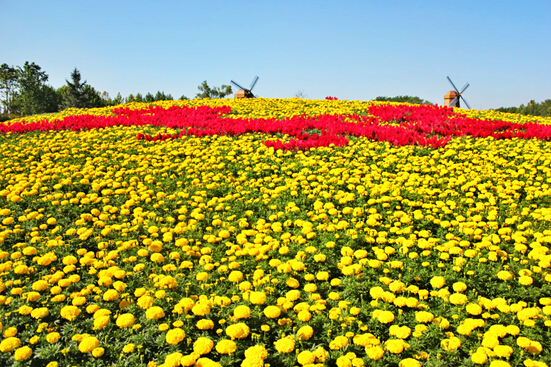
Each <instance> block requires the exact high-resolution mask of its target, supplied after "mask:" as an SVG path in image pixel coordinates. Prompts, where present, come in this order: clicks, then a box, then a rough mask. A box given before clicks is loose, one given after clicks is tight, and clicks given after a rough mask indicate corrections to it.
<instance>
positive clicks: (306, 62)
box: [0, 0, 551, 109]
mask: <svg viewBox="0 0 551 367" xmlns="http://www.w3.org/2000/svg"><path fill="white" fill-rule="evenodd" d="M550 39H551V1H550V0H541V1H536V0H527V1H508V0H502V1H494V0H489V1H486V0H476V1H471V0H465V1H453V2H452V1H443V0H438V1H401V0H396V1H367V0H365V1H347V0H341V1H338V2H337V1H323V0H317V1H300V0H294V1H287V0H278V1H261V0H257V1H245V0H241V1H230V0H225V1H222V0H220V1H162V0H158V1H151V0H150V1H141V0H133V1H127V0H119V1H117V0H110V1H101V0H95V1H88V0H71V1H56V0H49V1H42V0H40V1H38V0H37V1H25V0H0V63H7V64H8V65H13V66H18V65H19V66H22V65H23V64H24V63H25V61H30V62H35V63H36V64H38V65H40V66H41V67H42V69H43V70H44V71H46V73H48V75H49V81H48V83H49V84H51V85H52V86H53V87H55V88H58V87H61V86H62V85H63V84H65V79H69V77H70V74H71V71H72V70H73V68H75V67H76V68H78V69H79V70H80V71H81V74H82V77H83V78H84V79H86V80H87V82H88V83H89V84H90V85H92V86H93V87H94V88H96V89H97V90H98V91H100V92H101V91H107V92H108V93H109V94H110V95H111V96H112V97H113V96H115V95H116V94H117V93H118V92H120V93H121V94H122V95H123V96H127V95H128V94H130V93H133V94H136V93H137V92H140V93H142V94H146V93H147V92H151V93H153V94H154V93H156V92H157V91H159V90H160V91H164V92H166V93H170V94H172V95H173V96H174V97H175V98H178V97H180V96H181V95H182V94H185V95H186V96H188V97H190V98H193V97H194V96H195V94H196V93H197V86H198V85H199V84H201V82H202V81H203V80H207V82H208V84H209V85H211V86H220V85H222V84H230V80H231V79H234V80H236V81H237V82H239V83H241V84H242V85H245V86H248V85H249V84H250V82H251V80H252V79H253V77H254V76H255V75H258V76H259V77H260V79H259V81H258V83H257V85H256V87H255V89H254V91H253V92H255V93H256V94H258V95H260V96H262V97H267V98H288V97H293V96H295V95H296V94H297V92H299V91H302V93H303V94H304V95H305V96H306V97H307V98H312V99H323V98H325V97H326V96H336V97H338V98H339V99H348V100H370V99H374V98H375V97H377V96H396V95H412V96H419V97H421V98H423V99H427V100H429V101H431V102H433V103H438V104H443V96H444V94H445V93H446V92H447V91H449V90H450V89H451V86H450V84H449V83H448V81H447V79H446V76H448V75H449V76H450V77H451V79H452V80H453V81H454V82H455V84H456V86H457V87H458V88H461V87H462V86H463V85H464V84H465V83H467V82H469V83H470V84H471V85H470V87H469V88H468V89H467V90H466V92H465V94H464V96H465V98H466V99H467V101H468V102H469V104H470V105H471V107H473V108H476V109H487V108H498V107H502V106H519V105H520V104H526V103H527V102H528V101H530V100H531V99H534V100H536V101H538V102H540V101H543V100H545V99H548V98H551V42H550V41H549V40H550Z"/></svg>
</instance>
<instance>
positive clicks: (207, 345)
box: [193, 336, 214, 355]
mask: <svg viewBox="0 0 551 367" xmlns="http://www.w3.org/2000/svg"><path fill="white" fill-rule="evenodd" d="M213 347H214V342H213V341H212V340H210V339H209V338H207V337H204V336H200V337H199V338H197V340H196V341H195V342H194V343H193V351H194V352H195V353H197V354H200V355H203V354H209V353H210V351H211V350H212V348H213Z"/></svg>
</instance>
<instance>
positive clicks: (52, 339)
mask: <svg viewBox="0 0 551 367" xmlns="http://www.w3.org/2000/svg"><path fill="white" fill-rule="evenodd" d="M59 338H61V335H60V334H59V333H58V332H57V331H54V332H52V333H49V334H48V335H46V341H47V342H48V343H56V342H57V341H58V340H59Z"/></svg>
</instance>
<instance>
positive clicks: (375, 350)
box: [365, 346, 385, 361]
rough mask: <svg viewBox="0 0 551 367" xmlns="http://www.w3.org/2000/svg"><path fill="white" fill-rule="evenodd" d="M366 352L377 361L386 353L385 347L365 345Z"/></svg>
mask: <svg viewBox="0 0 551 367" xmlns="http://www.w3.org/2000/svg"><path fill="white" fill-rule="evenodd" d="M365 354H367V356H368V357H369V359H373V360H374V361H377V360H379V359H381V358H382V357H383V355H384V354H385V351H384V350H383V348H381V347H379V346H375V347H365Z"/></svg>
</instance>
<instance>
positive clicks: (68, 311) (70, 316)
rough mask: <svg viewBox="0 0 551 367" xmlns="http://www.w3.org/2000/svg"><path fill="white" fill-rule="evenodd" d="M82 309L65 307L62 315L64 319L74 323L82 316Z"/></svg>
mask: <svg viewBox="0 0 551 367" xmlns="http://www.w3.org/2000/svg"><path fill="white" fill-rule="evenodd" d="M80 312H81V311H80V309H79V308H78V307H76V306H65V307H63V308H62V309H61V312H60V315H61V317H63V318H64V319H67V320H69V321H74V320H75V319H76V318H77V317H78V315H80Z"/></svg>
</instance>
